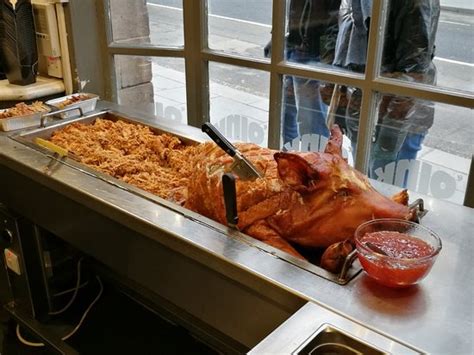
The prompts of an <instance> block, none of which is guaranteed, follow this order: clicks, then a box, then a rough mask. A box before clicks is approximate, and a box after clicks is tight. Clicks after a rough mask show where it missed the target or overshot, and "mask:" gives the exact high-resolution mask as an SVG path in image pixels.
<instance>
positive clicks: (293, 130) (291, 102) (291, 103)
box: [282, 76, 299, 144]
mask: <svg viewBox="0 0 474 355" xmlns="http://www.w3.org/2000/svg"><path fill="white" fill-rule="evenodd" d="M283 92H284V95H283V107H282V109H283V112H282V117H283V125H282V131H283V144H286V143H289V142H290V143H291V142H292V141H293V139H295V138H296V137H298V136H299V134H298V122H297V120H296V115H297V109H296V101H295V92H294V86H293V77H292V76H286V77H285V82H284V86H283Z"/></svg>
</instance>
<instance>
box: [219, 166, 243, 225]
mask: <svg viewBox="0 0 474 355" xmlns="http://www.w3.org/2000/svg"><path fill="white" fill-rule="evenodd" d="M222 189H223V192H224V204H225V216H226V220H227V225H228V226H229V227H231V228H234V229H237V224H238V223H239V215H238V213H237V192H236V188H235V177H234V175H233V174H232V173H226V174H224V175H222Z"/></svg>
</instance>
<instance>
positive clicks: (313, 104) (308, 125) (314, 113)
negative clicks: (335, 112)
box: [293, 77, 329, 137]
mask: <svg viewBox="0 0 474 355" xmlns="http://www.w3.org/2000/svg"><path fill="white" fill-rule="evenodd" d="M293 83H294V88H295V99H296V106H297V111H298V112H297V117H298V119H297V120H298V122H299V124H300V134H301V135H303V134H318V135H322V136H324V137H329V130H328V127H327V125H326V113H327V106H326V105H325V104H324V103H323V102H322V100H321V95H320V93H319V82H318V81H317V80H312V79H305V78H300V77H293Z"/></svg>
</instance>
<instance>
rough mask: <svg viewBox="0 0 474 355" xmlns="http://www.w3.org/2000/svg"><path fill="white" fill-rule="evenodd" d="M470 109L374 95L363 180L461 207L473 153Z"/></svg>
mask: <svg viewBox="0 0 474 355" xmlns="http://www.w3.org/2000/svg"><path fill="white" fill-rule="evenodd" d="M472 114H473V112H472V110H469V109H466V108H462V107H455V106H451V105H445V104H439V103H434V102H431V101H425V100H419V99H414V98H409V97H400V96H394V95H379V98H378V116H377V117H378V119H377V124H376V127H375V133H374V138H373V143H372V146H371V152H370V162H369V176H370V177H371V178H374V179H377V180H379V181H384V182H387V183H390V184H394V185H397V186H400V187H406V188H408V189H410V190H413V191H418V192H420V193H422V194H428V195H431V196H433V197H436V198H439V199H447V200H449V201H452V202H456V203H459V204H462V202H463V199H464V193H465V190H466V183H467V176H468V171H469V166H470V159H471V156H472V154H473V153H474V143H473V140H472V136H473V134H474V124H473V115H472Z"/></svg>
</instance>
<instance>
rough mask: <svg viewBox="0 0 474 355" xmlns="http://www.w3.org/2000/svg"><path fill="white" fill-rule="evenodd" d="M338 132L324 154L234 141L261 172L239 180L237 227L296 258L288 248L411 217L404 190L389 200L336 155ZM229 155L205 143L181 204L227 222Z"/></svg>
mask: <svg viewBox="0 0 474 355" xmlns="http://www.w3.org/2000/svg"><path fill="white" fill-rule="evenodd" d="M341 145H342V133H341V131H340V129H339V128H338V127H337V126H335V127H334V128H333V129H332V131H331V138H330V140H329V142H328V145H327V147H326V150H325V152H324V153H316V152H311V153H284V152H276V151H272V150H270V149H264V148H260V147H258V146H256V145H253V144H238V145H237V146H238V148H239V150H240V151H241V152H242V153H243V154H244V155H245V156H246V157H247V158H248V159H249V160H250V161H251V162H252V163H253V164H254V165H255V166H257V168H258V169H260V171H262V172H263V173H264V177H263V178H261V179H257V180H255V181H242V180H237V209H238V213H239V223H238V228H239V229H240V230H241V231H243V232H245V233H247V234H248V235H250V236H253V237H255V238H257V239H259V240H262V241H263V242H266V243H268V244H270V245H273V246H275V247H277V248H279V249H282V250H284V251H286V252H288V253H290V254H293V255H295V256H298V257H301V256H300V255H299V254H298V252H297V251H296V250H295V249H294V248H293V247H292V245H301V246H306V247H327V246H329V245H331V244H333V243H336V242H339V241H342V240H345V239H348V238H352V236H353V235H354V231H355V229H356V228H357V227H358V226H359V225H360V224H361V223H363V222H365V221H368V220H371V219H374V218H383V217H391V218H403V219H409V218H410V216H411V214H410V210H409V208H408V207H407V206H406V203H407V202H408V195H407V193H406V191H402V192H401V193H400V194H397V195H396V196H395V197H394V198H392V199H390V198H387V197H385V196H383V195H382V194H380V193H378V192H377V191H376V190H375V189H374V188H373V187H372V186H371V185H370V183H369V181H368V179H367V178H366V177H365V176H364V175H362V174H361V173H359V172H358V171H357V170H355V169H353V168H352V167H351V166H349V165H348V164H347V162H346V160H345V159H344V158H343V157H342V154H341ZM231 163H232V160H231V159H230V158H229V157H228V156H227V155H225V153H223V152H222V151H220V149H219V148H217V147H215V146H209V148H208V149H207V150H204V153H203V154H201V156H198V157H197V159H196V162H195V167H194V175H193V177H192V178H191V179H190V183H189V186H188V198H187V201H186V203H185V207H187V208H190V209H191V210H194V211H196V212H198V213H201V214H203V215H205V216H207V217H209V218H212V219H214V220H216V221H218V222H221V223H223V224H226V220H225V207H224V201H223V193H222V185H221V179H222V175H223V174H224V173H225V172H227V171H228V169H229V167H230V165H231Z"/></svg>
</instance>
